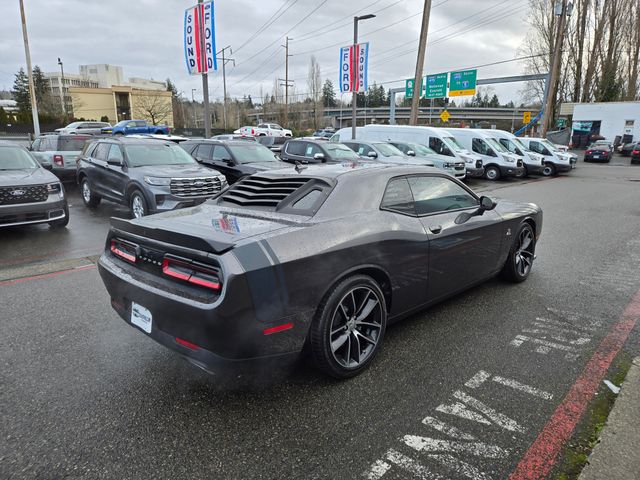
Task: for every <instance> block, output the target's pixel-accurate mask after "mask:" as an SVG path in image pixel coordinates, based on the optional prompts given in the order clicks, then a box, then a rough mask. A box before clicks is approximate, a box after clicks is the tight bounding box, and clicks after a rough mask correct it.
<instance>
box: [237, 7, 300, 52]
mask: <svg viewBox="0 0 640 480" xmlns="http://www.w3.org/2000/svg"><path fill="white" fill-rule="evenodd" d="M289 1H290V0H285V2H284V3H283V4H282V5H281V6H280V8H278V10H276V11H275V12H274V13H273V15H271V16H270V17H269V19H268V20H267V21H266V22H264V23H263V24H262V26H261V27H260V28H258V30H257V31H256V32H255V33H254V34H253V35H251V37H249V39H248V40H246V41H245V42H244V43H243V44H242V45H240V46H239V47H238V48H236V52H238V51H239V50H240V49H241V48H243V47H244V46H246V45H247V44H248V43H250V42H251V41H252V40H254V39H255V38H256V37H258V36H259V35H260V34H261V33H262V32H264V31H265V30H266V29H267V28H269V27H270V26H271V25H273V23H274V22H275V21H276V20H277V19H278V18H280V17H281V16H282V15H284V14H285V13H287V10H289V9H290V8H291V7H293V6H294V5H295V4H296V3H297V2H298V0H293V2H292V3H290V4H289V6H288V7H287V8H285V9H284V10H283V11H282V12H281V13H280V14H278V13H279V12H280V11H281V10H282V9H283V8H284V7H285V6H286V5H287V3H289Z"/></svg>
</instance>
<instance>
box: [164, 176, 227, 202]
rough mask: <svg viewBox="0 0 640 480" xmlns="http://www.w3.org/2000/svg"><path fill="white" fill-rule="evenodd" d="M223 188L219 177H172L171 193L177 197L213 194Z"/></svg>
mask: <svg viewBox="0 0 640 480" xmlns="http://www.w3.org/2000/svg"><path fill="white" fill-rule="evenodd" d="M221 188H222V183H221V182H220V179H219V178H218V177H201V178H172V179H171V194H172V195H175V196H177V197H203V196H212V195H215V194H216V193H218V192H219V191H220V189H221Z"/></svg>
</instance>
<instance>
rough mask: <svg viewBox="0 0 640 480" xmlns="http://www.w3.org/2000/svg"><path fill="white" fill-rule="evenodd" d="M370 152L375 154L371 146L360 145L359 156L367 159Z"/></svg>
mask: <svg viewBox="0 0 640 480" xmlns="http://www.w3.org/2000/svg"><path fill="white" fill-rule="evenodd" d="M370 152H373V148H371V147H370V146H368V145H362V144H360V145H358V155H362V156H363V157H366V156H367V155H369V153H370Z"/></svg>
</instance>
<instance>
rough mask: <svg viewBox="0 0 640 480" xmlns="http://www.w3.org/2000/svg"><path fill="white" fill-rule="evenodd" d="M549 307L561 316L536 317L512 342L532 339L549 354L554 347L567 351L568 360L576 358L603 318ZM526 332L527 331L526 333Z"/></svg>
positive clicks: (537, 348) (537, 349)
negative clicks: (554, 317)
mask: <svg viewBox="0 0 640 480" xmlns="http://www.w3.org/2000/svg"><path fill="white" fill-rule="evenodd" d="M547 310H548V311H549V313H551V314H552V315H555V316H556V317H558V318H559V319H553V318H544V317H536V319H535V320H534V321H532V322H531V325H530V326H528V327H525V328H523V329H522V330H521V333H520V334H519V335H516V337H515V338H514V339H513V340H511V342H509V345H511V346H512V347H516V348H518V347H521V346H522V345H524V344H525V343H528V344H532V346H533V347H534V348H533V351H534V352H536V353H539V354H542V355H548V354H549V353H551V352H552V351H554V350H555V351H561V352H565V355H564V358H565V359H566V360H568V361H570V362H572V361H575V360H576V359H577V358H578V357H579V355H580V352H581V347H584V346H585V345H587V344H588V343H590V342H591V339H592V333H593V332H595V331H597V330H598V328H599V327H600V326H601V325H602V322H601V321H600V320H598V319H596V318H595V317H592V316H590V315H580V314H578V313H576V312H567V311H562V310H557V309H553V308H548V309H547ZM525 333H526V334H527V335H523V334H525Z"/></svg>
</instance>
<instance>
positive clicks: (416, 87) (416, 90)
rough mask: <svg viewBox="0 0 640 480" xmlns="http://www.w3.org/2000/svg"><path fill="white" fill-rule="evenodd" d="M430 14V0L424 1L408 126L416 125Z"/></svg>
mask: <svg viewBox="0 0 640 480" xmlns="http://www.w3.org/2000/svg"><path fill="white" fill-rule="evenodd" d="M430 14H431V0H424V10H423V11H422V28H421V29H420V43H419V45H418V60H417V61H416V76H415V80H414V83H413V98H412V99H411V118H410V119H409V125H417V124H418V109H419V108H420V97H421V96H422V70H423V68H424V57H425V54H426V51H427V33H428V32H429V16H430Z"/></svg>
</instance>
